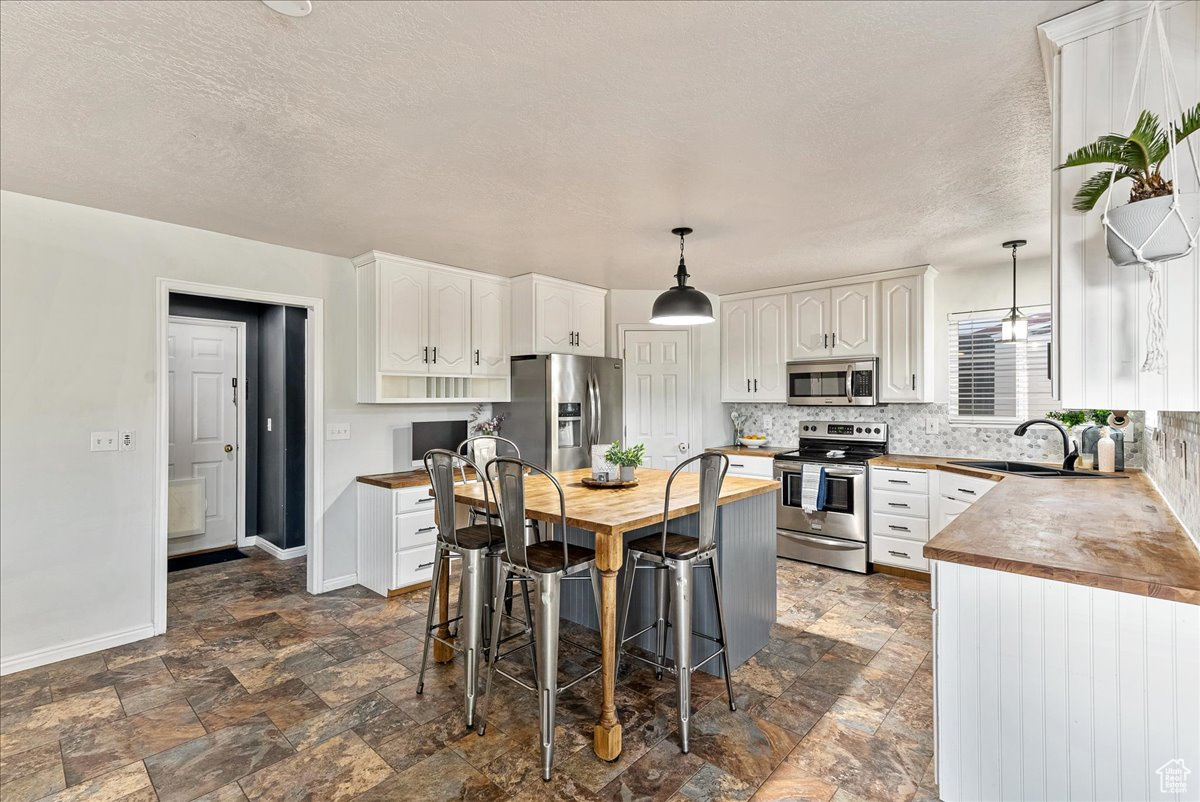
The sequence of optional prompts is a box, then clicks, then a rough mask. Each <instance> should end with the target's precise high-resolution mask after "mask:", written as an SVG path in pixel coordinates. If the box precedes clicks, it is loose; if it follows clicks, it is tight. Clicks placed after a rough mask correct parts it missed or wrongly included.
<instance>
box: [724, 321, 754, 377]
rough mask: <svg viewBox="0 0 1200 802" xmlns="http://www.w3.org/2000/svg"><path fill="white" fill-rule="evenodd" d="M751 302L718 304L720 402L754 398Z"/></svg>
mask: <svg viewBox="0 0 1200 802" xmlns="http://www.w3.org/2000/svg"><path fill="white" fill-rule="evenodd" d="M753 347H754V301H752V300H745V301H727V302H725V303H722V304H721V400H722V401H749V400H750V399H751V398H753V397H754V388H753V378H752V372H753V370H754V356H753V352H752V349H753Z"/></svg>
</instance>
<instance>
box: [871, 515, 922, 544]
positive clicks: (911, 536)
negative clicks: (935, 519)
mask: <svg viewBox="0 0 1200 802" xmlns="http://www.w3.org/2000/svg"><path fill="white" fill-rule="evenodd" d="M871 532H872V534H877V535H886V536H888V537H900V538H904V539H905V540H918V541H921V542H922V543H924V542H925V541H926V540H929V521H927V520H926V519H924V518H909V517H905V516H903V515H888V514H886V513H882V512H877V513H874V514H873V515H871Z"/></svg>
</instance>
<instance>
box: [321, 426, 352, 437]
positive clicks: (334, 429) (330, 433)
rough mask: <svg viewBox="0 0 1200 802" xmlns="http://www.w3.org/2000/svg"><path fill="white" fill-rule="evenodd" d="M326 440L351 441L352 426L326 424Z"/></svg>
mask: <svg viewBox="0 0 1200 802" xmlns="http://www.w3.org/2000/svg"><path fill="white" fill-rule="evenodd" d="M325 439H326V440H349V439H350V424H348V423H327V424H325Z"/></svg>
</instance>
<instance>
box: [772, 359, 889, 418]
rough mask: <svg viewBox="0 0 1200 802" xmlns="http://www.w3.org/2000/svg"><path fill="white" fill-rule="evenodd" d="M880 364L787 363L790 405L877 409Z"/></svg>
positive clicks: (858, 361) (870, 361)
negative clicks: (877, 367)
mask: <svg viewBox="0 0 1200 802" xmlns="http://www.w3.org/2000/svg"><path fill="white" fill-rule="evenodd" d="M877 364H878V360H876V359H875V358H874V357H871V358H869V359H862V358H859V359H836V360H829V359H822V360H813V361H805V362H789V363H787V388H788V398H787V402H788V403H789V404H791V405H792V406H807V407H863V406H867V407H869V406H874V405H875V403H876V401H875V374H876V373H877V371H876V369H875V368H876V365H877Z"/></svg>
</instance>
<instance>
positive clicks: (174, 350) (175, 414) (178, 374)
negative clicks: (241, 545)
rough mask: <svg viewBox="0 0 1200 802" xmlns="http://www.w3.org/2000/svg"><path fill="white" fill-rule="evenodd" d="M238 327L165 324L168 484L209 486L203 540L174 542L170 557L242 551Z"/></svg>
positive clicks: (197, 537) (196, 537)
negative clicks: (190, 480) (239, 537)
mask: <svg viewBox="0 0 1200 802" xmlns="http://www.w3.org/2000/svg"><path fill="white" fill-rule="evenodd" d="M237 369H238V332H237V327H236V326H232V325H230V324H228V323H221V322H218V321H214V322H213V323H212V324H206V323H183V322H178V321H175V320H172V321H170V322H169V324H168V326H167V370H168V372H169V376H170V384H169V387H170V394H169V397H168V398H169V400H168V403H169V405H170V407H169V412H168V427H169V432H168V439H167V442H168V449H167V454H168V456H167V478H168V479H183V478H197V479H203V480H204V495H205V499H206V502H207V504H206V512H205V516H204V519H205V529H204V533H203V534H199V535H190V536H186V537H175V538H171V540H170V541H168V547H167V553H168V554H170V555H172V556H173V555H176V554H186V553H189V552H193V551H204V550H208V549H215V548H220V547H222V546H236V545H237V508H238V503H237V502H238V474H237V449H238V439H237V433H238V431H237V430H238V427H237V421H238V414H237V404H236V402H235V401H234V379H236V378H237Z"/></svg>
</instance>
